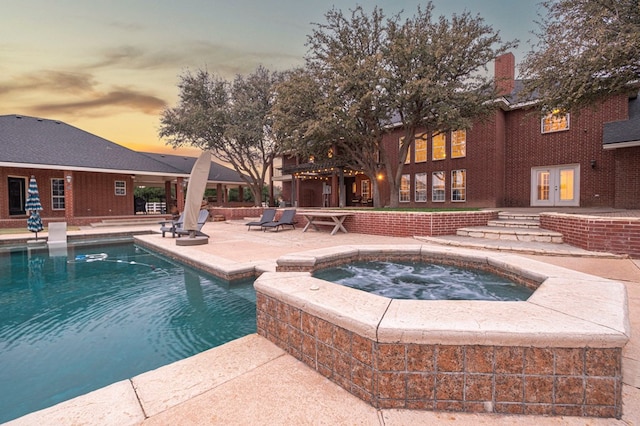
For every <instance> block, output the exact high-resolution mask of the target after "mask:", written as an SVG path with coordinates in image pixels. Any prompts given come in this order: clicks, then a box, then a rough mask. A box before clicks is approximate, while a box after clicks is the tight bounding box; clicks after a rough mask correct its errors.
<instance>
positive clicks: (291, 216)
mask: <svg viewBox="0 0 640 426" xmlns="http://www.w3.org/2000/svg"><path fill="white" fill-rule="evenodd" d="M295 217H296V209H289V210H285V211H284V212H282V216H281V217H280V219H278V220H276V221H271V222H267V223H263V224H262V225H260V226H261V227H262V230H263V231H266V230H267V228H275V230H276V232H278V230H279V229H280V227H281V226H290V227H291V228H293V229H296V222H295Z"/></svg>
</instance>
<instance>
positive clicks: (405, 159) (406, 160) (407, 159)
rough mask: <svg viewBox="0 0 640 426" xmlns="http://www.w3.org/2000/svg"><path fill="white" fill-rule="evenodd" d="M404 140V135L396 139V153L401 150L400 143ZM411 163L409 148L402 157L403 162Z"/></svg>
mask: <svg viewBox="0 0 640 426" xmlns="http://www.w3.org/2000/svg"><path fill="white" fill-rule="evenodd" d="M403 142H404V136H403V137H401V138H400V140H399V141H398V153H400V150H402V143H403ZM409 163H411V156H410V155H409V150H408V149H407V153H406V155H405V157H404V164H409Z"/></svg>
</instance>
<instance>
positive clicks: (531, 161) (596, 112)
mask: <svg viewBox="0 0 640 426" xmlns="http://www.w3.org/2000/svg"><path fill="white" fill-rule="evenodd" d="M627 111H628V98H627V96H618V97H613V98H611V99H609V100H607V101H605V102H603V103H602V104H601V105H599V106H595V107H594V108H593V109H590V108H589V109H585V110H583V111H581V112H580V114H571V116H570V129H569V130H567V131H561V132H554V133H546V134H542V133H541V130H540V126H541V124H540V116H539V114H538V113H537V111H536V110H524V109H520V110H516V111H511V112H509V113H508V114H507V116H506V135H507V139H506V154H505V158H506V159H507V161H506V162H505V167H506V180H505V182H506V199H505V204H504V206H506V207H527V206H529V205H530V197H531V168H532V167H540V166H557V165H564V164H580V206H581V207H595V206H614V199H615V191H616V185H615V181H616V174H617V173H618V170H617V169H616V163H615V159H614V153H613V152H611V151H606V150H603V149H602V133H603V123H607V122H611V121H618V120H624V119H626V118H627V117H628V112H627ZM636 150H637V149H636ZM591 160H596V167H595V168H592V167H591ZM636 202H637V203H638V202H640V201H637V200H636Z"/></svg>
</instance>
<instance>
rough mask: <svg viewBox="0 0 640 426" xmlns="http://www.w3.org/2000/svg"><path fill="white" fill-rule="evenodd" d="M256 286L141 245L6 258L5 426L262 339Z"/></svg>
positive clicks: (0, 415)
mask: <svg viewBox="0 0 640 426" xmlns="http://www.w3.org/2000/svg"><path fill="white" fill-rule="evenodd" d="M252 284H253V279H251V280H244V281H238V282H233V283H228V282H225V281H222V280H220V279H218V278H215V277H213V276H211V275H206V274H202V273H200V272H197V271H196V270H194V269H192V268H190V267H187V266H184V265H182V264H179V263H176V262H174V261H171V260H169V259H167V258H164V257H161V256H159V255H157V254H154V253H152V252H150V251H147V250H145V249H142V248H140V247H138V246H136V245H134V244H133V243H125V244H122V243H118V244H109V245H103V246H77V247H72V246H70V247H69V248H68V251H67V253H66V256H64V255H63V256H50V255H49V252H48V251H47V249H46V248H45V249H43V250H27V249H24V250H17V251H16V250H13V251H11V252H8V253H2V254H0V365H2V369H0V395H2V397H1V398H0V423H1V422H5V421H8V420H11V419H13V418H16V417H19V416H21V415H24V414H26V413H29V412H32V411H35V410H39V409H42V408H45V407H48V406H51V405H54V404H57V403H58V402H61V401H64V400H67V399H70V398H73V397H75V396H78V395H82V394H85V393H87V392H90V391H92V390H95V389H98V388H101V387H103V386H105V385H108V384H111V383H114V382H116V381H119V380H123V379H127V378H130V377H133V376H135V375H137V374H140V373H142V372H145V371H148V370H152V369H154V368H157V367H160V366H162V365H166V364H168V363H171V362H174V361H177V360H180V359H183V358H186V357H189V356H192V355H195V354H197V353H199V352H202V351H204V350H207V349H210V348H212V347H215V346H219V345H221V344H223V343H226V342H228V341H231V340H234V339H237V338H239V337H242V336H245V335H247V334H250V333H254V332H255V330H256V321H255V292H254V290H253V285H252Z"/></svg>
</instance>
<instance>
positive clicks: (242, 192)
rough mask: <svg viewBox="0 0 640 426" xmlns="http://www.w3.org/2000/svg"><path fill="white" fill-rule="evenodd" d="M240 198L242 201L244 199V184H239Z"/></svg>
mask: <svg viewBox="0 0 640 426" xmlns="http://www.w3.org/2000/svg"><path fill="white" fill-rule="evenodd" d="M238 198H239V201H240V202H242V201H244V187H243V186H242V185H240V186H238ZM260 201H262V200H260Z"/></svg>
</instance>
